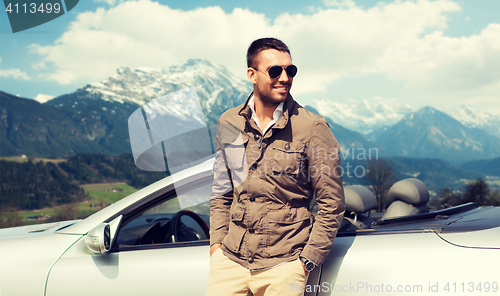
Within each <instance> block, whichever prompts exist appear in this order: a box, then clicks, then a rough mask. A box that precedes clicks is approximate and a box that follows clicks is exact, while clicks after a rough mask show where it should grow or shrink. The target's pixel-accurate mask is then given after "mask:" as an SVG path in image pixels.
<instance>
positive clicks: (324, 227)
mask: <svg viewBox="0 0 500 296" xmlns="http://www.w3.org/2000/svg"><path fill="white" fill-rule="evenodd" d="M247 103H248V100H247ZM247 103H245V104H243V105H241V106H239V107H236V108H232V109H230V110H228V111H227V112H225V113H224V114H223V115H222V116H221V118H220V120H219V125H218V128H217V154H216V160H215V165H214V174H215V175H214V182H213V186H212V200H211V205H210V212H211V213H210V244H211V245H212V244H215V243H222V250H223V252H224V254H225V255H226V256H227V257H229V258H230V259H232V260H233V261H235V262H237V263H239V264H241V265H242V266H244V267H246V268H248V269H259V268H267V267H272V266H275V265H277V264H280V263H283V262H287V261H291V260H294V259H297V258H298V257H299V255H300V256H302V257H305V258H307V259H310V260H312V261H313V262H314V263H316V265H320V264H321V263H322V262H323V261H324V259H325V257H326V256H327V255H328V252H329V251H330V248H331V246H332V243H333V240H334V238H335V235H336V234H337V230H338V228H339V226H340V223H341V221H342V217H343V214H344V210H345V204H344V190H343V187H342V177H341V174H342V169H341V168H340V153H339V145H338V143H337V140H336V139H335V137H334V136H333V134H332V131H331V130H330V128H329V126H328V123H327V122H326V120H325V119H324V118H323V117H321V116H319V115H317V114H314V113H312V112H310V111H308V110H306V109H305V108H303V107H302V106H300V105H299V104H298V103H297V102H295V101H294V100H293V98H292V97H291V96H290V95H289V96H288V98H287V99H286V101H285V104H284V108H283V116H282V117H281V118H280V119H279V120H278V122H277V123H276V124H274V126H272V127H271V128H270V129H269V130H268V131H267V132H266V134H265V135H262V134H261V132H260V129H259V128H258V127H257V125H256V123H255V122H254V121H253V120H252V119H251V117H252V110H251V109H250V108H249V107H248V105H247ZM228 172H229V174H228ZM233 188H234V190H233ZM313 195H314V196H315V198H316V202H317V204H318V208H319V210H318V213H317V215H316V217H315V218H314V217H313V215H312V213H311V211H310V203H311V200H312V198H313Z"/></svg>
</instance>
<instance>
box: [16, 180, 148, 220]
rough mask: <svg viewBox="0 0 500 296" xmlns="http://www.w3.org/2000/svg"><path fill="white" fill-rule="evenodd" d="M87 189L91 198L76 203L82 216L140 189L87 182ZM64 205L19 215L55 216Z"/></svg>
mask: <svg viewBox="0 0 500 296" xmlns="http://www.w3.org/2000/svg"><path fill="white" fill-rule="evenodd" d="M81 187H82V188H83V189H84V190H85V194H86V195H88V196H90V198H89V199H87V200H85V201H82V202H79V203H76V204H75V206H76V209H77V211H78V213H79V216H81V217H87V216H89V215H91V214H93V213H94V212H96V211H98V210H100V209H102V208H103V207H106V206H108V205H110V204H112V203H114V202H116V201H118V200H120V199H122V198H124V197H125V196H128V195H130V194H132V193H134V192H136V191H137V190H138V189H136V188H134V187H132V186H130V185H127V184H126V183H123V182H121V183H103V184H87V185H82V186H81ZM64 210H65V208H64V206H57V207H53V208H45V209H41V210H34V211H20V212H19V215H20V216H21V218H22V219H23V220H24V221H26V219H27V218H28V217H32V216H40V215H42V216H54V214H55V213H56V212H57V211H64ZM35 223H37V222H36V221H29V222H28V224H35Z"/></svg>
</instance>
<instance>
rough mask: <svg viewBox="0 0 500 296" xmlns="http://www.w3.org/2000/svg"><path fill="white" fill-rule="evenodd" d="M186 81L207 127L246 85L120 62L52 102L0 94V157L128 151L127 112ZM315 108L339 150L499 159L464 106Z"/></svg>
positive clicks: (193, 64)
mask: <svg viewBox="0 0 500 296" xmlns="http://www.w3.org/2000/svg"><path fill="white" fill-rule="evenodd" d="M191 86H195V88H196V91H197V94H198V96H199V99H200V105H201V108H202V110H203V114H204V116H205V119H206V122H207V124H209V125H212V124H216V123H217V120H218V118H219V117H220V115H221V114H222V113H223V112H224V111H225V110H227V109H229V108H232V107H235V106H238V105H240V104H242V103H243V102H244V101H245V100H246V98H247V97H248V95H249V93H250V92H251V90H252V86H251V84H250V83H249V82H248V81H245V80H242V79H240V78H238V77H236V76H235V75H233V74H232V73H230V72H229V71H228V70H227V69H225V68H224V67H222V66H218V65H213V64H211V63H210V62H208V61H206V60H188V61H187V62H186V63H183V64H179V65H174V66H171V67H168V68H163V69H151V68H138V69H134V70H133V69H130V68H127V67H121V68H119V69H117V72H116V73H115V74H114V75H112V76H111V77H109V78H107V79H105V80H103V81H100V82H97V83H91V84H87V85H85V86H83V87H81V88H79V89H77V90H76V91H75V92H73V93H70V94H65V95H61V96H58V97H55V98H52V99H50V97H47V96H37V98H36V99H38V100H40V101H42V102H43V103H39V102H37V101H35V100H31V99H23V98H20V97H17V96H14V95H10V94H7V93H3V92H0V103H1V104H0V144H1V146H0V156H11V155H20V154H26V155H34V156H60V155H68V154H76V153H81V152H91V153H104V154H108V155H117V154H121V153H130V152H131V148H130V143H129V139H128V125H127V120H128V117H129V116H130V114H132V112H134V111H135V110H137V109H138V108H139V107H141V106H142V105H144V104H146V103H148V102H150V101H151V100H154V99H156V98H159V97H161V96H163V95H165V94H168V93H172V92H175V91H177V90H181V89H185V88H188V87H191ZM337 105H338V106H337ZM325 106H326V107H325ZM328 106H329V108H330V109H328V108H327V107H328ZM183 107H184V109H185V108H186V107H185V106H172V108H177V109H180V110H181V109H182V108H183ZM315 107H317V108H315ZM315 107H312V106H306V108H307V109H309V110H311V111H313V112H316V113H319V114H322V115H323V116H325V118H326V119H327V121H328V122H329V124H330V127H331V129H332V131H333V132H334V134H335V136H336V138H337V140H338V141H339V144H340V146H341V148H342V149H343V150H344V151H347V150H349V149H351V151H352V153H353V154H354V153H355V152H354V149H369V148H372V149H377V151H378V152H380V154H379V156H406V157H428V158H429V157H430V158H440V159H444V160H447V161H450V162H454V163H464V162H466V161H470V160H479V159H491V158H496V157H500V138H498V137H497V136H496V134H495V130H497V132H498V131H499V129H500V119H498V118H497V117H495V116H493V115H489V114H487V113H479V112H474V111H473V110H472V109H470V108H469V107H467V106H461V107H459V108H456V109H454V110H451V111H449V112H447V113H445V112H441V111H439V110H437V109H435V108H432V107H424V108H422V109H420V110H414V109H413V108H412V107H410V106H407V105H398V104H396V103H394V102H392V103H390V104H387V102H383V101H377V102H369V101H367V100H364V101H362V102H361V103H359V104H358V105H356V106H354V107H353V106H348V105H346V106H344V105H342V104H340V105H339V104H338V103H330V104H329V105H328V104H326V103H324V104H323V105H321V104H316V106H315ZM332 108H334V109H335V110H337V113H336V114H335V116H329V114H331V110H334V109H332ZM185 111H186V112H189V110H185ZM318 111H319V112H318ZM329 112H330V113H329ZM497 119H498V120H497ZM497 124H498V127H497Z"/></svg>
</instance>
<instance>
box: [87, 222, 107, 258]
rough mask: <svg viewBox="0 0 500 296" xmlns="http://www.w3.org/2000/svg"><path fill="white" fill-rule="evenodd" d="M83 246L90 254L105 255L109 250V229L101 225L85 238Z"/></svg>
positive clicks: (103, 224)
mask: <svg viewBox="0 0 500 296" xmlns="http://www.w3.org/2000/svg"><path fill="white" fill-rule="evenodd" d="M85 246H86V247H87V251H89V252H90V253H91V254H106V253H108V252H109V250H110V249H111V227H110V226H109V224H108V223H102V224H100V225H98V226H97V227H96V228H94V229H92V230H91V231H89V233H88V234H87V236H85Z"/></svg>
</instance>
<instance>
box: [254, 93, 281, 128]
mask: <svg viewBox="0 0 500 296" xmlns="http://www.w3.org/2000/svg"><path fill="white" fill-rule="evenodd" d="M278 105H279V103H277V104H276V103H272V102H268V101H264V100H262V99H261V98H260V97H257V96H254V109H255V115H256V116H257V120H258V121H259V123H260V125H261V126H267V124H268V123H269V122H271V121H272V120H273V119H274V117H273V115H274V111H275V110H276V108H277V107H278Z"/></svg>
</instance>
